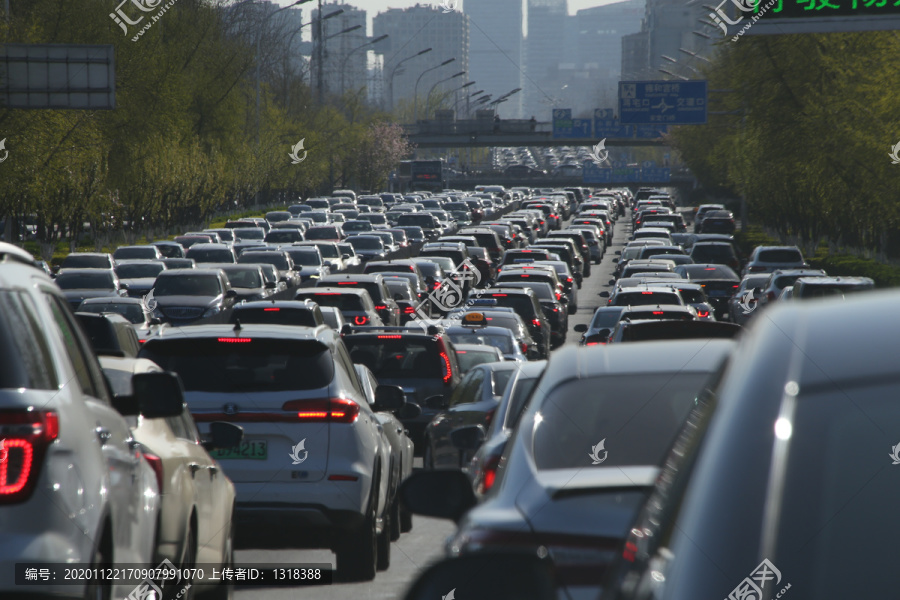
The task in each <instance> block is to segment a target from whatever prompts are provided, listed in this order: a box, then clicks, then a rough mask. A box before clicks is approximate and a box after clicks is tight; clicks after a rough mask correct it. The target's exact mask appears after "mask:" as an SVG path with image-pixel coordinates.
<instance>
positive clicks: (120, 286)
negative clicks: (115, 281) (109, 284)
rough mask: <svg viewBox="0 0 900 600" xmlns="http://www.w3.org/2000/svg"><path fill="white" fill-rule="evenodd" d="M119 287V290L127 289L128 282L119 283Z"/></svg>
mask: <svg viewBox="0 0 900 600" xmlns="http://www.w3.org/2000/svg"><path fill="white" fill-rule="evenodd" d="M119 289H120V290H127V289H128V284H127V283H120V284H119Z"/></svg>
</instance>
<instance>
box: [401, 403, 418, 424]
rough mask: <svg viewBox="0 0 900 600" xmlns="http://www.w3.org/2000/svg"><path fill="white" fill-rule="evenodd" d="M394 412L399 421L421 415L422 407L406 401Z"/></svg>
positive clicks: (416, 417)
mask: <svg viewBox="0 0 900 600" xmlns="http://www.w3.org/2000/svg"><path fill="white" fill-rule="evenodd" d="M395 414H396V415H397V418H398V419H400V420H401V421H404V420H410V419H418V418H419V417H420V416H422V407H421V406H420V405H419V404H417V403H415V402H409V401H407V402H406V404H404V405H403V408H401V409H400V410H399V411H397V412H396V413H395Z"/></svg>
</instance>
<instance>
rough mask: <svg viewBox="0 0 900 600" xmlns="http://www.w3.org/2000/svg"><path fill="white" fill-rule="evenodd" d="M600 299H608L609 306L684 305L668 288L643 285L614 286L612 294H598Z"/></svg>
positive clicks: (674, 292) (672, 290) (676, 293)
mask: <svg viewBox="0 0 900 600" xmlns="http://www.w3.org/2000/svg"><path fill="white" fill-rule="evenodd" d="M600 296H601V297H602V298H609V301H608V304H609V305H610V306H656V305H658V304H675V305H682V306H683V305H684V304H685V301H684V299H683V298H682V297H681V293H680V292H679V291H678V290H675V289H673V288H670V287H663V286H659V287H657V286H656V285H654V284H644V285H636V286H628V287H619V286H616V287H615V288H614V289H613V291H612V293H610V292H600Z"/></svg>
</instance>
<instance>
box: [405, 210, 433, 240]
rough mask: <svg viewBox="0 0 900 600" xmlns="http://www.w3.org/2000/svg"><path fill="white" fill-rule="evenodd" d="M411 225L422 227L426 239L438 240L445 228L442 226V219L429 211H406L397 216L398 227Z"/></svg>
mask: <svg viewBox="0 0 900 600" xmlns="http://www.w3.org/2000/svg"><path fill="white" fill-rule="evenodd" d="M410 226H415V227H419V228H421V229H422V232H423V233H424V234H425V239H426V241H430V240H436V239H437V238H438V237H440V235H441V234H442V233H444V228H443V227H441V223H440V221H438V219H437V217H435V216H434V215H432V214H429V213H406V214H402V215H400V216H399V217H398V218H397V227H410Z"/></svg>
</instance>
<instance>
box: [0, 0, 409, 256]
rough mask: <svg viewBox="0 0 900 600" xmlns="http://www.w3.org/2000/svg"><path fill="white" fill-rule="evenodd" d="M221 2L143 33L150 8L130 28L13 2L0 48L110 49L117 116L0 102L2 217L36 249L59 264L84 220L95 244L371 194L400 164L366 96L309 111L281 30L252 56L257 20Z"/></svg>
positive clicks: (100, 13)
mask: <svg viewBox="0 0 900 600" xmlns="http://www.w3.org/2000/svg"><path fill="white" fill-rule="evenodd" d="M224 4H226V3H224V2H223V0H178V1H177V2H176V3H175V4H174V5H173V6H172V7H171V8H169V9H168V10H167V11H166V12H165V14H163V15H162V16H161V17H160V18H159V19H158V20H157V21H155V22H153V24H152V27H150V28H149V29H147V30H146V31H144V32H143V34H141V35H140V36H139V37H137V32H138V31H139V30H140V27H141V26H143V25H145V24H146V23H149V22H150V20H149V19H150V13H145V15H144V16H145V20H144V22H143V23H141V24H140V26H138V25H136V26H131V27H130V28H129V33H128V34H127V35H125V34H124V33H123V31H122V29H121V28H120V27H119V26H118V25H117V24H116V23H115V22H114V21H113V20H112V19H111V18H110V16H109V15H110V12H111V10H112V8H113V4H111V3H110V2H109V1H108V0H79V1H78V2H70V1H66V0H27V1H25V0H12V2H11V5H12V7H11V8H12V9H11V14H12V19H11V21H10V23H9V25H8V26H6V24H5V23H3V24H0V43H7V42H11V43H42V44H46V43H77V44H112V45H113V46H114V47H115V59H116V108H115V110H111V111H74V110H67V111H49V110H30V111H26V110H9V109H0V131H2V132H3V133H2V137H5V138H7V142H6V147H7V149H8V150H9V152H10V155H9V159H8V160H7V161H6V162H4V163H3V165H2V166H0V214H4V215H13V216H19V217H22V216H26V215H35V216H36V218H37V221H36V222H37V237H38V246H37V247H36V250H37V251H38V253H39V254H41V255H42V256H44V257H46V258H50V257H52V256H53V254H54V252H55V251H56V248H57V245H58V244H59V242H61V241H65V242H66V243H67V244H68V246H69V250H70V251H71V250H74V249H75V248H76V247H77V246H78V245H79V244H81V243H83V241H84V240H83V239H82V240H79V239H77V238H78V235H77V232H80V231H82V229H83V227H84V224H88V225H89V227H90V231H91V240H90V241H91V243H92V244H93V245H94V248H96V249H100V248H103V247H108V246H109V245H110V244H111V243H112V241H113V240H114V239H115V240H117V241H118V240H119V239H120V238H121V235H122V232H123V231H124V238H123V239H124V240H125V241H129V242H133V241H135V239H136V238H138V237H140V236H147V237H148V238H150V237H166V236H168V235H170V234H171V233H172V232H173V231H175V230H177V229H184V228H186V227H193V226H196V225H200V224H203V223H206V222H208V221H209V220H210V219H211V218H212V217H213V215H215V214H218V213H221V212H222V211H223V210H225V209H230V210H234V209H235V208H244V209H247V208H249V207H250V206H255V205H256V204H257V203H259V204H266V205H271V204H273V203H276V202H291V201H294V200H295V199H299V198H300V197H302V196H309V195H312V194H318V193H323V192H324V193H327V192H330V191H331V189H333V188H334V187H343V186H349V185H353V184H356V183H357V182H359V181H362V180H366V181H367V182H368V183H369V185H372V186H377V185H380V184H381V183H382V182H383V181H384V180H385V177H386V175H387V173H388V172H389V171H390V170H391V169H392V168H394V167H395V164H396V162H397V160H399V158H398V157H399V154H398V152H396V151H395V150H396V146H397V145H398V144H400V145H401V146H402V143H401V141H402V139H403V138H402V137H401V136H400V135H399V131H398V130H397V128H390V127H388V128H387V129H385V130H384V131H382V132H381V134H379V136H377V137H378V139H375V138H373V131H375V129H373V128H377V127H384V125H383V124H384V123H385V118H386V117H385V115H383V114H380V113H378V112H376V111H374V110H372V109H371V108H370V107H368V106H366V105H365V104H363V103H362V101H361V100H360V98H361V97H364V94H354V95H348V96H346V97H345V98H344V99H336V98H328V101H327V102H326V104H325V105H324V106H317V105H314V104H313V103H312V101H311V98H312V97H313V94H311V92H310V90H309V88H308V86H307V85H306V84H305V83H304V82H303V73H297V72H295V70H291V69H287V68H286V67H285V68H284V69H283V70H279V68H280V67H279V62H280V61H279V60H275V58H277V57H275V56H274V55H275V54H277V53H278V52H281V53H282V54H283V55H284V54H286V51H285V45H284V44H285V43H286V41H287V39H288V38H289V36H283V35H279V33H280V30H279V31H272V30H270V29H267V30H266V32H267V35H266V36H265V39H266V43H265V44H264V47H263V54H262V55H261V56H257V55H256V52H255V43H254V42H255V39H256V37H255V36H256V34H257V33H258V32H259V27H261V26H262V24H261V23H260V21H259V20H258V19H256V20H254V19H253V18H252V15H250V16H247V15H246V14H243V16H235V15H236V14H237V13H229V12H228V11H226V10H224V9H223V6H224ZM125 9H126V10H130V11H132V12H136V11H135V9H134V8H133V7H132V6H131V5H130V4H129V5H128V6H126V7H125ZM135 17H137V14H134V15H132V18H135ZM274 21H276V20H273V22H274ZM267 27H269V26H268V25H267ZM133 40H134V41H133ZM279 44H281V46H279ZM256 61H260V63H261V72H262V73H263V75H264V77H263V81H262V85H261V87H260V115H259V120H258V122H259V129H257V111H256V106H257V103H256ZM281 62H285V61H281ZM338 100H343V105H342V106H340V107H338V102H337V101H338ZM301 139H304V141H305V148H306V149H307V151H308V156H307V158H306V160H304V161H303V162H301V163H299V164H292V162H291V159H290V158H289V156H288V153H289V151H290V149H291V148H292V147H293V146H294V145H295V144H296V143H297V142H298V141H300V140H301ZM406 150H407V151H408V149H406ZM385 152H386V155H383V153H385Z"/></svg>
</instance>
